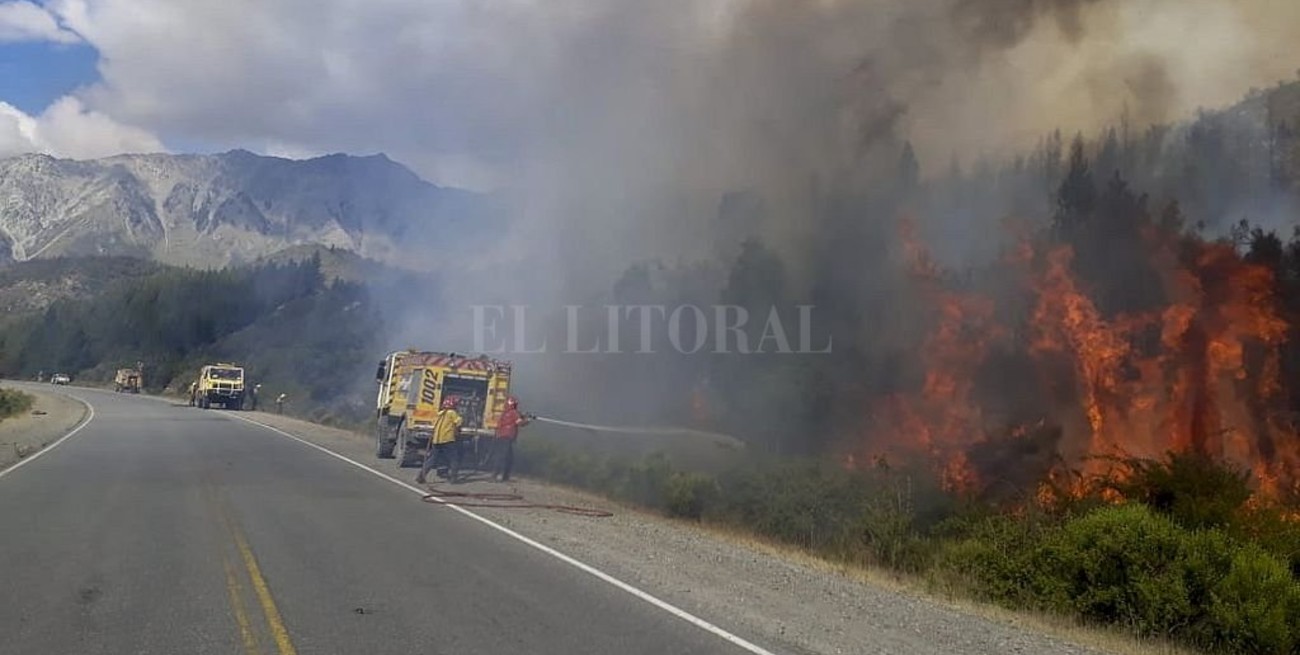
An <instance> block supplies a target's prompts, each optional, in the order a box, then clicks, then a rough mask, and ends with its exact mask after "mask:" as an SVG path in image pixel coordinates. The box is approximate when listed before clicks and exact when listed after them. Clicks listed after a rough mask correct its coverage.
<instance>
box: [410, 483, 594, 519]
mask: <svg viewBox="0 0 1300 655" xmlns="http://www.w3.org/2000/svg"><path fill="white" fill-rule="evenodd" d="M426 488H427V489H428V490H429V493H427V494H425V495H424V496H423V500H424V502H426V503H437V504H439V505H455V506H457V507H486V508H490V509H547V510H551V511H553V512H559V513H561V514H572V515H573V516H586V517H590V518H608V517H611V516H613V515H614V513H613V512H609V511H605V510H603V509H595V508H593V507H577V506H575V505H556V504H550V503H530V502H527V501H526V499H525V498H524V497H523V495H521V494H513V493H487V492H479V493H475V492H468V491H451V490H448V489H442V488H440V487H435V486H429V487H426Z"/></svg>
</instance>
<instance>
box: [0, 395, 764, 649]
mask: <svg viewBox="0 0 1300 655" xmlns="http://www.w3.org/2000/svg"><path fill="white" fill-rule="evenodd" d="M68 393H70V394H71V395H74V396H76V397H78V398H82V399H84V400H86V401H88V402H89V403H90V404H91V405H92V406H93V408H94V416H93V418H92V419H91V420H90V422H89V423H88V424H86V426H85V427H84V428H83V429H82V430H81V431H80V432H78V433H77V434H75V435H74V436H73V437H71V438H70V439H68V440H66V441H64V442H62V443H60V444H58V445H57V446H56V447H54V448H53V449H51V450H48V451H45V452H44V453H42V454H41V455H40V456H39V457H38V458H36V459H29V460H28V461H27V463H26V464H24V465H22V466H21V467H20V468H17V469H13V470H10V471H9V472H8V473H7V474H5V475H4V476H3V477H0V652H3V653H15V654H19V653H22V654H25V653H33V654H42V655H43V654H47V653H52V654H74V653H77V654H79V653H90V654H93V653H105V654H108V653H112V654H120V653H135V654H145V653H159V654H164V653H165V654H174V653H261V654H264V655H286V654H289V653H302V654H304V655H306V654H314V653H348V654H353V653H402V654H404V655H413V654H419V653H439V654H442V653H446V654H455V655H473V654H476V653H485V654H486V653H491V654H516V653H555V654H557V655H558V654H563V655H580V654H583V653H592V654H597V653H599V654H601V655H607V654H611V653H612V654H617V655H635V654H638V653H645V654H647V655H649V654H654V655H662V654H664V653H674V654H676V653H745V652H753V651H747V650H746V649H745V648H743V647H741V646H738V645H735V644H733V643H732V642H729V641H727V640H725V639H724V638H722V637H719V636H718V635H717V634H714V633H712V632H709V631H708V630H706V629H702V628H701V627H699V626H697V625H695V624H693V623H691V622H689V621H688V620H684V619H683V618H681V617H679V616H675V615H673V614H671V613H669V612H668V611H665V610H664V609H663V608H661V607H657V606H656V605H654V604H653V603H651V602H647V600H645V599H643V598H638V597H637V596H635V595H633V594H631V593H629V592H628V591H627V590H625V589H620V588H619V587H617V586H615V585H613V584H610V583H609V582H607V581H603V580H601V579H599V578H598V577H596V576H593V575H590V574H588V573H586V572H583V571H581V570H579V569H577V568H575V567H574V566H572V565H571V564H569V563H566V562H564V561H561V560H560V559H558V558H556V557H554V556H551V555H548V554H546V553H544V552H542V551H540V550H537V549H536V548H532V547H530V546H528V545H526V544H524V543H522V542H520V541H519V540H516V539H514V538H512V537H510V536H509V535H506V534H503V533H502V532H500V531H498V530H495V529H493V528H492V527H491V526H489V525H485V524H483V523H481V522H478V521H475V520H474V519H472V518H470V517H467V516H464V515H462V514H459V513H457V512H454V511H452V510H450V509H449V508H445V507H438V506H431V505H429V504H427V503H424V502H421V500H420V499H419V497H418V496H416V495H415V494H413V493H411V492H410V491H409V490H404V489H402V488H401V487H399V486H397V485H394V484H392V483H391V482H388V481H385V480H383V479H382V478H380V477H378V476H374V475H369V474H367V473H365V472H364V471H361V470H359V469H357V468H356V467H354V466H352V465H350V464H348V463H346V462H343V461H340V460H338V459H335V458H333V457H331V456H329V455H328V454H325V453H322V452H320V451H317V450H313V449H311V448H309V447H307V446H304V445H303V444H300V443H297V442H295V441H292V440H290V439H288V438H286V437H283V436H280V435H277V434H275V433H273V432H271V431H269V430H266V429H263V428H260V427H257V426H254V425H251V424H248V423H244V422H241V421H237V420H232V419H231V418H229V417H228V416H226V415H224V414H223V413H222V412H219V411H217V410H209V411H204V410H199V409H194V408H189V407H184V406H177V405H172V404H168V403H164V402H159V401H156V400H150V399H145V398H137V397H132V396H124V395H118V394H113V393H108V392H99V391H93V390H84V389H75V388H74V389H69V390H68ZM705 618H707V619H708V620H710V621H718V620H722V621H725V618H726V617H705ZM723 627H724V628H725V626H723Z"/></svg>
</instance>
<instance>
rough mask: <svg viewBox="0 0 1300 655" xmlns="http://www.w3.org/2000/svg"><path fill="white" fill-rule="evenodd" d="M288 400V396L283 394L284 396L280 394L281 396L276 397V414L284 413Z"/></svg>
mask: <svg viewBox="0 0 1300 655" xmlns="http://www.w3.org/2000/svg"><path fill="white" fill-rule="evenodd" d="M288 399H289V396H288V394H283V393H282V394H280V395H279V396H276V398H275V413H276V414H283V413H284V401H286V400H288Z"/></svg>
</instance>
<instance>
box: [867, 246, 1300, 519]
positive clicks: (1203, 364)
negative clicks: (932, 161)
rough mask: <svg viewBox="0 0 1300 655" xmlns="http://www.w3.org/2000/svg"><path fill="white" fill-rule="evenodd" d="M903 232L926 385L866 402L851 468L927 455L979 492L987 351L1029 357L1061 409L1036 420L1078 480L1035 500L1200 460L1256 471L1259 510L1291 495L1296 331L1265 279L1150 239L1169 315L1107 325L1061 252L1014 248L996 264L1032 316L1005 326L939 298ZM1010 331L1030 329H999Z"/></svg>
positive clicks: (936, 284)
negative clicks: (1287, 401)
mask: <svg viewBox="0 0 1300 655" xmlns="http://www.w3.org/2000/svg"><path fill="white" fill-rule="evenodd" d="M901 233H902V234H901V236H902V245H903V253H904V255H905V257H906V262H907V265H908V267H909V271H910V274H911V277H912V278H913V280H914V281H915V282H916V287H917V288H918V289H919V291H920V293H919V294H918V296H919V297H920V298H922V299H923V301H924V303H925V306H926V307H928V308H929V309H928V312H927V313H926V318H925V320H927V321H928V328H927V336H926V337H925V338H924V339H923V340H922V341H921V344H920V351H919V352H918V353H917V358H916V359H917V361H919V362H920V364H921V366H922V367H923V371H924V376H923V378H921V380H920V383H919V385H918V386H919V388H916V389H915V390H914V391H912V392H909V393H898V394H893V395H891V396H889V397H887V398H884V399H881V400H880V401H878V402H876V403H875V411H874V412H873V414H872V418H873V421H872V425H871V429H870V435H869V437H868V438H867V439H866V442H865V445H864V444H862V443H859V444H858V445H855V446H854V450H855V451H858V455H859V459H858V461H862V460H863V459H864V458H863V457H862V455H866V454H868V453H880V452H886V451H889V452H897V453H901V454H902V455H903V456H908V455H911V456H918V455H921V456H926V457H929V458H931V461H933V462H934V467H935V470H936V473H937V474H938V475H939V476H940V477H941V479H942V480H943V481H944V484H945V486H946V487H948V488H949V489H952V490H956V491H963V492H972V491H977V490H979V489H980V487H981V485H982V483H981V477H982V475H981V474H982V471H981V470H979V467H977V466H975V465H972V463H971V461H972V457H971V452H972V449H974V448H977V447H979V446H980V445H981V444H984V443H986V442H987V441H988V440H989V439H990V438H991V436H990V427H989V425H988V424H987V423H988V416H987V412H986V411H985V408H984V406H983V405H982V404H981V402H980V396H985V394H982V393H979V392H980V390H979V389H977V388H976V380H977V379H979V373H980V371H981V367H983V366H985V364H986V363H987V360H988V358H989V354H990V351H991V348H993V347H995V344H996V345H997V347H1002V348H1008V349H1011V350H1014V351H1018V352H1022V353H1024V354H1025V355H1026V356H1027V358H1028V361H1030V362H1032V368H1033V369H1034V371H1035V372H1034V373H1033V374H1034V375H1037V376H1038V379H1039V381H1040V382H1041V385H1042V388H1043V389H1046V390H1047V393H1046V394H1045V395H1046V396H1048V397H1050V398H1058V399H1059V398H1067V399H1068V400H1067V401H1064V402H1046V403H1040V405H1043V406H1039V407H1036V408H1033V409H1034V411H1036V412H1038V413H1039V419H1038V420H1040V421H1049V422H1051V423H1053V424H1054V425H1057V426H1059V427H1060V439H1059V441H1058V442H1056V445H1055V448H1056V453H1055V455H1056V459H1057V461H1058V462H1059V463H1060V464H1061V465H1062V466H1065V467H1067V469H1068V470H1069V471H1074V472H1075V475H1073V476H1071V475H1068V474H1067V473H1065V472H1063V471H1061V470H1059V469H1057V470H1056V471H1054V472H1050V473H1046V474H1045V478H1046V479H1044V480H1043V481H1042V483H1043V485H1046V486H1051V487H1062V486H1064V487H1073V488H1074V489H1076V490H1078V491H1081V487H1082V485H1083V483H1082V480H1084V479H1085V478H1086V476H1102V475H1111V476H1113V475H1117V474H1120V473H1117V472H1116V469H1115V466H1114V463H1115V462H1116V461H1117V460H1119V459H1122V458H1128V457H1140V458H1159V457H1161V456H1163V455H1165V454H1166V453H1169V452H1179V453H1187V452H1194V453H1200V454H1204V455H1207V456H1210V457H1213V458H1216V459H1219V460H1222V461H1225V462H1227V463H1230V464H1232V465H1235V466H1237V467H1240V468H1245V469H1249V470H1251V471H1252V472H1253V473H1254V474H1255V478H1256V480H1257V481H1258V485H1259V491H1260V494H1261V495H1263V496H1266V497H1273V496H1276V495H1277V494H1279V493H1282V492H1284V491H1285V492H1296V491H1297V490H1300V487H1297V484H1298V483H1300V438H1297V433H1296V430H1295V428H1294V427H1293V426H1292V425H1290V423H1289V422H1288V421H1287V420H1284V419H1283V418H1282V417H1283V416H1284V414H1283V412H1281V411H1280V410H1281V409H1282V408H1283V407H1282V405H1281V404H1280V403H1282V402H1283V400H1284V399H1283V395H1284V394H1283V391H1284V389H1285V387H1284V384H1283V381H1282V379H1281V373H1280V369H1281V367H1280V353H1281V348H1282V346H1283V345H1284V344H1285V342H1286V340H1287V335H1288V331H1289V329H1290V327H1289V326H1288V324H1287V321H1286V320H1285V319H1284V318H1283V316H1282V314H1281V312H1280V309H1279V307H1278V303H1277V300H1276V298H1275V295H1276V294H1275V288H1276V281H1275V280H1274V276H1273V274H1272V272H1271V270H1270V269H1268V268H1267V267H1265V266H1262V265H1257V264H1252V263H1249V262H1247V261H1245V260H1244V259H1243V258H1242V257H1241V256H1240V254H1239V253H1238V252H1237V250H1236V249H1235V247H1234V246H1233V245H1232V244H1229V243H1218V242H1215V243H1207V242H1204V241H1201V240H1198V239H1192V238H1186V237H1181V236H1178V235H1170V234H1160V233H1157V232H1156V231H1155V230H1148V231H1147V243H1146V244H1145V246H1146V247H1147V249H1148V251H1149V254H1150V258H1151V263H1152V266H1153V268H1154V269H1156V270H1157V271H1158V273H1159V276H1160V279H1161V280H1162V283H1163V286H1164V292H1165V297H1166V298H1167V299H1168V302H1167V304H1166V306H1164V307H1160V308H1156V309H1154V310H1151V311H1146V312H1143V313H1140V314H1136V315H1124V314H1121V315H1115V316H1109V317H1107V316H1105V315H1104V313H1103V312H1102V311H1101V310H1100V309H1099V307H1098V305H1097V303H1096V302H1095V301H1094V300H1093V297H1092V295H1091V294H1090V290H1089V289H1088V288H1087V287H1086V285H1085V284H1084V283H1083V282H1082V281H1081V280H1080V279H1079V278H1078V277H1077V276H1076V274H1075V272H1074V271H1073V270H1072V262H1073V258H1074V253H1073V251H1072V250H1071V248H1070V247H1068V246H1064V245H1056V246H1052V247H1050V248H1047V249H1044V250H1043V251H1042V252H1039V251H1037V250H1036V249H1035V248H1034V247H1033V246H1032V245H1031V243H1030V241H1029V240H1027V239H1026V240H1022V241H1021V242H1020V243H1019V244H1018V245H1017V247H1016V248H1014V249H1013V250H1012V251H1011V254H1010V256H1009V257H1008V258H1007V259H1006V260H1005V261H1004V264H1003V265H1004V266H1006V267H1008V268H1010V269H1012V270H1014V271H1016V274H1017V275H1019V276H1021V277H1022V279H1024V280H1025V284H1024V289H1025V293H1026V296H1027V297H1028V301H1029V304H1028V306H1029V311H1028V316H1027V318H1025V319H1015V318H1014V317H1009V318H1011V320H1007V321H1000V320H999V319H1000V318H1001V317H1000V316H999V311H998V308H997V306H996V305H995V303H994V302H993V301H992V300H991V299H990V298H988V297H985V296H982V295H980V294H978V293H974V292H969V291H958V290H955V289H954V288H952V285H950V284H947V283H945V281H944V279H943V275H942V273H941V271H940V269H939V267H938V266H937V265H935V264H934V262H933V261H932V260H931V258H930V257H929V254H928V251H927V250H926V249H925V248H924V246H923V245H922V244H921V243H920V242H919V240H918V239H917V238H916V233H915V229H914V226H913V224H912V223H911V222H910V221H904V222H903V223H902V229H901ZM1019 320H1024V321H1025V323H1026V325H1024V326H1023V327H1021V328H1018V329H1016V330H1012V329H1010V328H1008V327H1007V326H1008V325H1015V324H1016V323H1017V322H1018V321H1019ZM1013 333H1016V334H1020V335H1022V338H1020V339H1018V340H1014V341H1013V340H1010V339H1008V337H1009V335H1011V334H1013ZM1021 432H1023V431H1014V430H1013V431H1011V432H1010V434H1009V435H1008V438H1011V439H1016V438H1020V437H1021V436H1022V435H1021ZM864 451H865V452H864ZM1041 491H1042V490H1041V489H1040V494H1041Z"/></svg>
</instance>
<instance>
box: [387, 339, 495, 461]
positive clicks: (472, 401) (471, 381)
mask: <svg viewBox="0 0 1300 655" xmlns="http://www.w3.org/2000/svg"><path fill="white" fill-rule="evenodd" d="M510 373H511V364H510V362H507V361H501V360H497V359H491V358H489V357H488V356H487V355H480V356H477V357H473V356H468V355H458V354H456V353H442V352H428V351H416V350H404V351H399V352H394V353H390V354H389V355H388V356H387V357H385V358H384V360H383V361H381V362H379V369H378V370H377V371H376V373H375V381H376V382H377V383H378V385H379V394H378V396H377V398H376V400H375V455H376V456H378V457H379V458H381V459H392V458H396V459H397V460H398V464H399V465H400V466H415V465H417V464H419V462H420V461H421V460H422V459H423V457H424V455H425V453H426V452H427V449H428V447H429V437H430V435H431V434H432V432H433V422H434V419H435V418H436V417H437V414H438V408H439V407H440V406H441V404H442V399H443V398H445V397H451V398H454V399H455V402H456V411H457V412H458V413H459V414H460V415H461V417H462V418H463V419H464V423H463V424H462V425H461V433H460V434H461V439H463V440H464V441H465V445H463V446H462V447H464V448H467V449H468V450H469V451H470V452H469V453H467V454H466V455H467V457H468V460H467V461H469V462H478V461H479V457H478V455H479V451H480V450H482V448H481V447H480V444H486V443H487V442H486V441H484V440H483V438H484V437H491V436H492V435H493V434H494V432H495V430H496V427H497V420H498V419H499V418H500V417H501V413H502V412H503V411H505V407H506V399H507V398H509V396H510Z"/></svg>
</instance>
